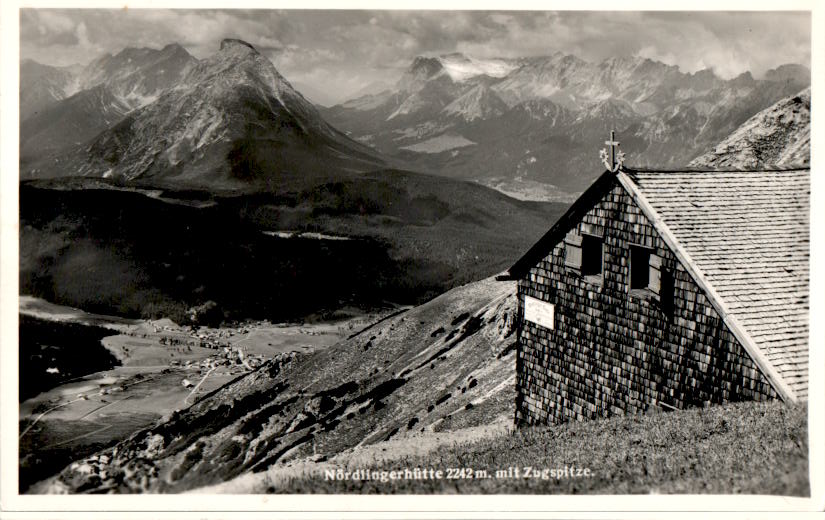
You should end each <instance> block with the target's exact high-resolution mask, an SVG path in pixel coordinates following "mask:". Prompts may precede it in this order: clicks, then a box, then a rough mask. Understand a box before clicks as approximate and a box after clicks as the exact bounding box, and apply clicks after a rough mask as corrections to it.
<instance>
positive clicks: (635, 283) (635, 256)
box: [630, 246, 658, 290]
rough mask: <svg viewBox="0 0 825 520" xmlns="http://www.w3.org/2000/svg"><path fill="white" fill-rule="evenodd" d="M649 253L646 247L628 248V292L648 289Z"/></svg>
mask: <svg viewBox="0 0 825 520" xmlns="http://www.w3.org/2000/svg"><path fill="white" fill-rule="evenodd" d="M651 253H652V251H651V250H650V249H648V248H646V247H641V246H630V290H634V289H648V288H649V286H650V274H651V273H650V271H651V264H650V257H651ZM654 275H655V274H654ZM657 283H658V280H657Z"/></svg>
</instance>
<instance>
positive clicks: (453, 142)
mask: <svg viewBox="0 0 825 520" xmlns="http://www.w3.org/2000/svg"><path fill="white" fill-rule="evenodd" d="M475 144H476V143H474V142H473V141H470V140H469V139H467V138H466V137H464V136H461V135H455V134H442V135H439V136H437V137H433V138H431V139H427V140H426V141H422V142H420V143H417V144H413V145H409V146H402V147H401V149H402V150H409V151H411V152H418V153H441V152H446V151H447V150H454V149H456V148H463V147H465V146H473V145H475Z"/></svg>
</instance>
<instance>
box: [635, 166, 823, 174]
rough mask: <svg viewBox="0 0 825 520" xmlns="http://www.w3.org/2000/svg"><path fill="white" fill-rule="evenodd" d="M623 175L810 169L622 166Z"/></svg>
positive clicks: (772, 171) (796, 168) (796, 169)
mask: <svg viewBox="0 0 825 520" xmlns="http://www.w3.org/2000/svg"><path fill="white" fill-rule="evenodd" d="M620 171H622V172H624V173H774V172H797V171H811V167H810V165H809V166H804V165H799V166H789V167H787V168H780V167H774V168H758V169H746V168H724V169H711V168H701V167H688V166H686V167H683V168H645V167H643V166H640V167H633V166H623V167H622V169H621V170H620Z"/></svg>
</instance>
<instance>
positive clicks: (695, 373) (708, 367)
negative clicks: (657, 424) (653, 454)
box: [509, 139, 810, 424]
mask: <svg viewBox="0 0 825 520" xmlns="http://www.w3.org/2000/svg"><path fill="white" fill-rule="evenodd" d="M611 141H612V139H611ZM609 144H611V143H610V142H609ZM615 144H617V143H615V142H613V143H612V145H615ZM602 157H603V160H605V164H606V165H607V167H608V168H607V171H605V172H604V173H603V174H602V175H601V176H600V177H599V178H598V179H597V180H596V181H595V182H594V183H593V184H592V185H591V186H590V187H589V188H588V189H587V190H586V191H585V192H584V193H583V194H582V195H581V197H580V198H579V199H578V200H576V202H574V203H573V204H572V206H571V207H570V208H569V209H568V211H567V212H566V213H565V214H564V215H563V216H562V217H561V218H560V219H559V220H558V221H557V222H556V223H555V224H554V225H553V226H552V228H550V230H549V231H548V232H547V233H546V234H545V235H544V236H543V237H542V238H541V239H540V240H539V241H538V242H537V243H536V244H535V245H534V246H533V247H532V248H531V249H530V250H529V251H528V252H527V253H526V254H525V255H524V256H523V257H522V258H520V259H519V260H518V261H517V262H516V263H515V264H514V265H513V266H512V267H511V268H510V270H509V276H510V277H511V278H514V279H517V280H518V302H519V306H518V354H517V360H516V387H517V397H516V422H517V424H537V423H560V422H565V421H569V420H574V419H575V420H584V419H593V418H597V417H606V416H610V415H614V414H625V413H637V412H643V411H645V410H647V409H649V408H651V407H658V408H662V409H665V410H670V409H679V408H685V407H690V406H706V405H709V404H711V403H725V402H731V401H742V400H766V399H775V398H779V399H783V400H786V401H797V400H806V399H807V391H808V310H809V296H808V293H809V246H810V225H809V221H810V217H809V213H810V212H809V203H810V169H792V170H770V171H699V170H684V171H663V170H640V169H632V168H625V167H624V166H623V165H622V157H621V154H619V155H618V156H617V155H616V153H615V148H611V152H610V158H609V162H608V161H607V157H606V156H605V154H604V152H603V156H602Z"/></svg>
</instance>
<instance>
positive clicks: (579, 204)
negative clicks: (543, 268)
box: [496, 170, 616, 280]
mask: <svg viewBox="0 0 825 520" xmlns="http://www.w3.org/2000/svg"><path fill="white" fill-rule="evenodd" d="M615 177H616V174H615V173H613V172H611V171H609V170H605V171H604V173H602V174H601V175H600V176H599V177H597V178H596V180H595V181H593V182H592V183H591V184H590V186H588V188H587V189H586V190H584V192H583V193H582V194H581V196H579V198H578V199H576V201H575V202H574V203H573V204H572V205H571V206H570V207H569V208H567V211H566V212H565V213H564V215H562V216H561V217H559V219H558V220H557V221H556V223H555V224H553V227H551V228H550V230H549V231H548V232H547V233H545V234H544V235H543V236H542V237H541V238H540V239H539V240H538V241H537V242H536V243H535V244H533V247H531V248H530V249H529V250H528V251H527V252H526V253H524V254H523V255H522V256H521V258H519V259H518V260H516V262H515V263H514V264H513V265H512V266H511V267H510V268H509V269H508V270H507V271H505V272H504V273H502V274H500V275H499V276H498V277H496V279H500V280H518V279H520V278H522V277H524V276H525V275H526V274H527V272H528V271H529V270H530V268H531V267H533V265H535V263H536V262H538V261H539V260H541V259H542V258H544V257H545V256H547V253H548V252H549V250H550V248H552V247H553V246H555V245H556V243H558V241H559V240H561V237H562V236H563V234H564V233H565V232H566V230H567V228H568V227H569V226H570V225H571V223H572V222H573V221H575V220H576V219H577V218H578V216H579V214H580V213H582V212H586V211H588V210H589V209H590V206H591V205H592V203H593V202H595V200H597V199H598V198H600V197H601V196H602V194H603V193H604V192H606V191H607V188H608V187H609V186H611V184H612V183H611V182H610V181H611V180H612V179H614V178H615Z"/></svg>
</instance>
